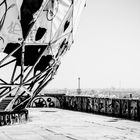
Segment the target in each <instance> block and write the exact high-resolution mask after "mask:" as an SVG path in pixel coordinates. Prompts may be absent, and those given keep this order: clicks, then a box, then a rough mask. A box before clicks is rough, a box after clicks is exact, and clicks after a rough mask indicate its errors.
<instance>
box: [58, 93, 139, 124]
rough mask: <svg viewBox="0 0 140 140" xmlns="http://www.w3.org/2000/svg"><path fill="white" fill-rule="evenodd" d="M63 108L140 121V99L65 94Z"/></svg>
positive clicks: (62, 101) (62, 102)
mask: <svg viewBox="0 0 140 140" xmlns="http://www.w3.org/2000/svg"><path fill="white" fill-rule="evenodd" d="M60 102H61V108H63V109H69V110H75V111H82V112H90V113H96V114H102V115H109V116H114V117H120V118H126V119H131V120H139V121H140V100H134V99H110V98H94V97H85V96H63V100H61V101H60Z"/></svg>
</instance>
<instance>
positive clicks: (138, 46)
mask: <svg viewBox="0 0 140 140" xmlns="http://www.w3.org/2000/svg"><path fill="white" fill-rule="evenodd" d="M62 60H63V61H62V64H61V66H60V68H59V70H58V73H57V75H56V76H55V79H54V80H53V81H52V82H51V83H50V84H49V85H48V87H47V88H77V79H78V77H80V78H81V87H82V88H108V87H116V88H117V87H122V88H140V0H88V1H87V6H86V8H85V10H84V11H83V13H82V15H81V22H80V25H79V28H78V31H77V36H76V38H75V43H74V45H73V46H72V47H71V49H70V51H69V52H67V54H66V55H65V56H64V57H63V59H62Z"/></svg>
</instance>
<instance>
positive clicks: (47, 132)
mask: <svg viewBox="0 0 140 140" xmlns="http://www.w3.org/2000/svg"><path fill="white" fill-rule="evenodd" d="M0 140H140V122H136V121H129V120H123V119H119V118H112V117H106V116H100V115H95V114H88V113H82V112H74V111H68V110H61V109H56V108H34V109H29V121H28V122H25V123H22V124H15V125H11V126H2V127H0Z"/></svg>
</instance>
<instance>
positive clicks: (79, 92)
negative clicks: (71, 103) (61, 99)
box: [77, 77, 81, 94]
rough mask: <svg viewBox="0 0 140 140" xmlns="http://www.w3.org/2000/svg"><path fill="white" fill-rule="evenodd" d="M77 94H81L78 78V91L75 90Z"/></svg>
mask: <svg viewBox="0 0 140 140" xmlns="http://www.w3.org/2000/svg"><path fill="white" fill-rule="evenodd" d="M77 93H78V94H81V88H80V77H78V89H77Z"/></svg>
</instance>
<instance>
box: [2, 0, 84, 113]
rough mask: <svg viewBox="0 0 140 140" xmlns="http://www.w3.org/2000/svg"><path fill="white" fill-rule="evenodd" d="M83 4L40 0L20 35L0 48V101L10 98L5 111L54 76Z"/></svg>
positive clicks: (73, 0)
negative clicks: (20, 39) (24, 33)
mask: <svg viewBox="0 0 140 140" xmlns="http://www.w3.org/2000/svg"><path fill="white" fill-rule="evenodd" d="M2 4H4V2H3V3H1V5H2ZM84 5H85V0H44V1H43V3H42V5H41V7H40V8H39V10H37V12H35V13H34V14H33V19H32V21H30V26H29V29H28V32H27V33H26V35H25V36H24V39H23V40H22V41H21V42H20V43H9V44H8V45H7V46H6V48H5V49H4V52H1V54H0V56H1V57H0V101H1V102H2V101H4V99H6V98H7V97H9V98H11V100H10V102H9V104H8V105H7V106H6V108H4V110H5V111H13V110H19V109H23V108H25V107H26V106H28V104H30V103H31V101H32V100H33V98H34V97H36V96H37V95H38V94H39V92H40V91H41V90H42V89H43V88H44V87H45V86H46V85H47V84H48V83H49V82H50V81H51V80H52V79H53V78H54V75H55V74H56V72H57V69H58V67H59V65H60V61H61V58H62V56H63V55H64V54H65V53H66V51H67V50H69V49H70V46H71V45H72V43H73V38H74V37H73V36H74V35H75V30H76V28H77V26H78V21H79V15H80V12H81V10H82V9H83V7H84ZM21 16H22V14H21ZM21 21H22V20H21ZM25 21H26V20H25ZM23 32H24V31H23ZM5 75H6V78H5Z"/></svg>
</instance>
